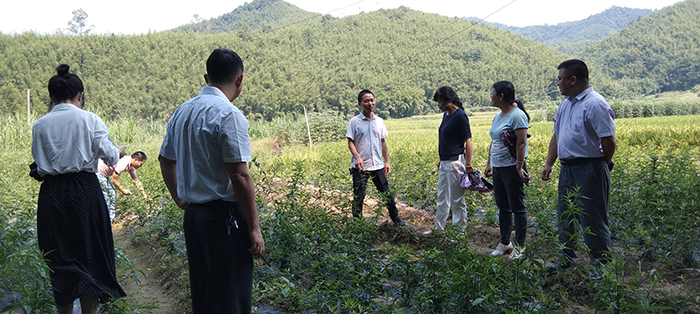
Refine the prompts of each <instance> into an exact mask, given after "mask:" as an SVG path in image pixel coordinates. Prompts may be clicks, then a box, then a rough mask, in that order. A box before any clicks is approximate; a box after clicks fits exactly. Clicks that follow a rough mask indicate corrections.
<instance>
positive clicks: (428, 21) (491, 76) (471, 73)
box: [0, 7, 612, 120]
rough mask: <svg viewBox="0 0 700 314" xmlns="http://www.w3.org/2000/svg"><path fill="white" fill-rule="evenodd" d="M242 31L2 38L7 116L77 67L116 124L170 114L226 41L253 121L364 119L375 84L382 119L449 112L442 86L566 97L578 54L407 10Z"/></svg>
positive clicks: (472, 97) (473, 102) (477, 96)
mask: <svg viewBox="0 0 700 314" xmlns="http://www.w3.org/2000/svg"><path fill="white" fill-rule="evenodd" d="M241 35H243V34H240V33H239V32H235V33H216V34H192V33H184V32H169V31H166V32H160V33H153V34H146V35H138V36H99V35H91V36H83V37H80V36H75V37H72V36H53V35H45V36H40V35H36V34H31V33H27V34H22V35H15V36H10V35H0V55H2V56H3V57H2V58H0V112H3V113H10V112H15V113H21V112H22V111H23V110H24V108H26V97H25V94H26V91H27V89H30V90H31V93H32V98H31V99H32V108H33V109H32V111H33V112H45V110H46V104H47V103H48V102H49V98H48V95H47V92H46V83H47V82H48V79H49V78H50V77H51V75H53V73H54V71H53V68H54V67H55V66H56V65H57V64H59V63H61V62H65V63H68V64H70V65H71V69H72V70H74V71H76V73H77V74H78V75H80V76H81V77H82V79H83V81H84V82H85V86H86V89H87V90H86V94H87V95H89V96H87V97H86V99H87V100H86V101H87V102H86V106H87V107H88V108H90V110H94V111H96V112H98V113H103V115H102V116H103V117H105V118H106V119H112V118H115V117H140V118H145V119H159V118H167V117H169V115H170V114H172V112H173V111H174V110H175V108H176V107H177V106H179V105H180V104H181V103H182V102H183V101H185V100H187V99H188V98H190V97H192V96H194V95H196V94H197V92H198V91H199V88H200V87H201V86H202V85H203V84H204V81H203V78H202V74H203V73H204V72H205V60H206V57H207V56H208V54H209V53H210V52H211V51H212V50H213V49H214V48H218V47H222V46H224V47H229V48H231V49H234V50H235V51H237V52H238V53H239V54H240V55H241V57H242V58H243V60H244V64H245V78H244V89H243V93H242V94H241V96H240V97H239V98H238V99H236V101H235V104H236V106H238V107H239V108H240V109H241V110H242V111H243V112H244V113H245V114H246V116H247V117H249V118H250V119H253V120H255V119H267V120H270V119H273V118H275V117H279V116H284V115H290V114H292V115H295V114H299V113H301V106H302V105H306V108H307V110H311V111H324V110H332V111H336V112H340V113H344V114H356V113H357V112H358V110H359V109H358V107H357V93H358V92H359V91H360V90H362V89H365V88H367V89H370V90H372V91H373V92H375V95H376V97H377V108H376V112H377V113H378V114H379V115H380V116H382V117H392V118H402V117H408V116H412V115H419V114H426V113H437V112H439V110H438V107H437V105H436V104H435V102H433V101H432V96H433V93H434V92H435V90H436V89H437V88H438V87H440V86H442V85H450V86H453V87H454V88H455V89H456V90H457V92H458V94H459V96H460V97H461V98H462V100H463V103H464V104H465V106H467V107H469V106H487V105H489V102H490V97H489V92H490V89H491V85H492V84H493V83H494V82H497V81H500V80H510V81H512V82H513V83H514V84H515V87H516V90H517V94H518V96H519V97H520V99H523V100H525V101H526V102H527V101H536V100H557V99H560V98H561V95H560V93H559V91H558V90H557V87H556V84H555V77H556V75H557V70H556V66H557V64H559V63H560V62H561V61H563V60H565V59H566V58H567V56H565V55H564V54H562V53H560V52H559V51H556V50H554V49H551V48H548V47H545V46H542V45H540V44H538V43H536V42H534V41H532V40H530V39H527V38H524V37H522V36H518V35H514V34H512V33H509V32H505V31H502V30H500V29H498V28H496V27H491V26H486V25H478V24H475V23H473V22H470V21H467V20H464V19H455V18H448V17H444V16H440V15H437V14H427V13H422V12H419V11H413V10H409V9H408V8H405V7H401V8H398V9H393V10H379V11H374V12H369V13H361V14H358V15H354V16H349V17H346V18H342V19H325V18H321V19H319V20H317V21H315V22H311V23H310V24H294V25H291V26H288V27H285V28H280V29H276V30H275V31H273V32H264V31H262V30H258V31H250V32H248V33H247V34H246V36H241ZM76 47H79V48H78V49H76ZM593 77H594V80H595V81H596V87H597V88H598V90H600V91H601V92H603V93H607V92H608V90H610V89H609V88H606V87H605V86H611V84H612V82H611V81H610V80H609V79H606V78H605V77H604V76H602V75H600V72H597V73H594V74H593ZM312 104H313V105H312Z"/></svg>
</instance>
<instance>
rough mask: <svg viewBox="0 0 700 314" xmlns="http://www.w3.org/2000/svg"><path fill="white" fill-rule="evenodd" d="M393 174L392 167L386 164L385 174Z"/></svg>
mask: <svg viewBox="0 0 700 314" xmlns="http://www.w3.org/2000/svg"><path fill="white" fill-rule="evenodd" d="M389 172H391V166H390V165H389V163H388V162H385V163H384V174H389Z"/></svg>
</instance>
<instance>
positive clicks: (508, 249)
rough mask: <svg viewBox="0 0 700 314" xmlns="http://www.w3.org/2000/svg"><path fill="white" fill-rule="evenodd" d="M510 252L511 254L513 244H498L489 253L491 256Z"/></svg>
mask: <svg viewBox="0 0 700 314" xmlns="http://www.w3.org/2000/svg"><path fill="white" fill-rule="evenodd" d="M510 252H513V242H511V243H508V245H504V244H503V243H498V247H496V249H495V250H494V251H493V252H491V256H500V255H505V254H510Z"/></svg>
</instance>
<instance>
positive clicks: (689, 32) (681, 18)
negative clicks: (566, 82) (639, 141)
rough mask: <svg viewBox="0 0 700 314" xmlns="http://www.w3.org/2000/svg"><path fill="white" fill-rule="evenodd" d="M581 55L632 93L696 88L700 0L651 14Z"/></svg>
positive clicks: (699, 64)
mask: <svg viewBox="0 0 700 314" xmlns="http://www.w3.org/2000/svg"><path fill="white" fill-rule="evenodd" d="M581 55H582V56H583V58H584V59H585V60H586V61H590V62H591V63H592V64H597V65H599V67H600V68H601V70H603V71H604V72H605V73H606V74H608V75H609V76H610V77H612V78H613V79H614V80H616V81H617V82H620V83H621V84H622V85H623V86H624V87H626V88H627V89H629V90H632V91H634V92H636V93H641V94H653V93H659V92H666V91H678V90H689V89H691V88H693V87H694V86H696V85H698V84H700V74H699V73H700V0H686V1H684V2H679V3H676V4H675V5H672V6H669V7H666V8H663V9H661V10H659V11H655V12H653V13H651V14H650V15H648V16H647V17H645V18H643V19H641V20H639V21H637V22H633V23H632V24H631V25H630V26H628V27H625V28H624V29H622V30H621V31H620V32H619V33H615V34H612V35H610V36H609V37H607V38H605V39H604V40H602V41H601V42H600V43H597V44H595V45H592V46H591V47H589V48H587V49H586V50H585V51H584V52H583V53H582V54H581Z"/></svg>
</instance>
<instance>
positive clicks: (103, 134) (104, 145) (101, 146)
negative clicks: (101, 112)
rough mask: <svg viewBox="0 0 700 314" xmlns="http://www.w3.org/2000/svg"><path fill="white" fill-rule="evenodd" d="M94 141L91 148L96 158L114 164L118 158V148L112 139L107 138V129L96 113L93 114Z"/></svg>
mask: <svg viewBox="0 0 700 314" xmlns="http://www.w3.org/2000/svg"><path fill="white" fill-rule="evenodd" d="M94 117H95V123H94V126H93V128H94V130H93V132H94V133H93V135H94V142H93V147H92V150H93V152H95V153H96V155H97V157H98V158H102V159H103V160H104V161H105V163H108V164H115V163H116V162H117V161H118V160H119V149H117V146H116V145H114V142H112V139H110V138H109V130H108V129H107V126H106V125H105V124H104V122H102V119H100V117H98V116H97V115H94Z"/></svg>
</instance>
